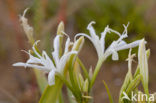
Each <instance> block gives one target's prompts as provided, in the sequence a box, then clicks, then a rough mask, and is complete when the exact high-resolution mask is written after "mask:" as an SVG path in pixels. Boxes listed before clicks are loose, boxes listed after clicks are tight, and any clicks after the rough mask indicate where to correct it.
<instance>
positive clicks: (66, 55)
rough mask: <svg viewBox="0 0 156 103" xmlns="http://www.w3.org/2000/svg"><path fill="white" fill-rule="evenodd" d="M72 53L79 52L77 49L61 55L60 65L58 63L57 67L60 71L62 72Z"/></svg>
mask: <svg viewBox="0 0 156 103" xmlns="http://www.w3.org/2000/svg"><path fill="white" fill-rule="evenodd" d="M71 54H77V51H71V52H68V53H66V54H64V55H63V56H62V57H61V59H60V61H59V65H57V67H56V68H57V70H58V72H60V73H62V71H63V69H64V67H65V65H66V63H67V60H68V59H69V57H70V55H71Z"/></svg>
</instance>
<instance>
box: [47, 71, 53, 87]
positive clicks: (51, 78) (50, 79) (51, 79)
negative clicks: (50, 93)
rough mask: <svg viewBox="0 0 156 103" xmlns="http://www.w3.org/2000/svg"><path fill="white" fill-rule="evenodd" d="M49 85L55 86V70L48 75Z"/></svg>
mask: <svg viewBox="0 0 156 103" xmlns="http://www.w3.org/2000/svg"><path fill="white" fill-rule="evenodd" d="M48 84H49V85H54V84H55V70H51V71H50V72H49V74H48Z"/></svg>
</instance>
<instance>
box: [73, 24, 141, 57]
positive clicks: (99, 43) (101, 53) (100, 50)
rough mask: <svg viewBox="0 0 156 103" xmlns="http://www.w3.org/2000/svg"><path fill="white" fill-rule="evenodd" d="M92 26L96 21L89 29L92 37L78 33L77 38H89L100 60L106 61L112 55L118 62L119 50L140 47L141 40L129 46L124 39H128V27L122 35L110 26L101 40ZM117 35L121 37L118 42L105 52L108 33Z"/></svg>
mask: <svg viewBox="0 0 156 103" xmlns="http://www.w3.org/2000/svg"><path fill="white" fill-rule="evenodd" d="M92 24H95V22H94V21H92V22H91V23H90V24H89V25H88V27H87V29H88V30H89V32H90V36H89V35H87V34H85V33H78V34H77V35H76V36H75V37H77V36H81V35H82V36H85V37H87V38H88V39H89V40H90V41H91V42H92V43H93V45H94V47H95V49H96V52H97V54H98V58H99V59H101V58H102V59H104V60H105V59H106V58H107V57H108V56H110V55H111V54H112V59H113V60H118V53H117V51H119V50H124V49H128V48H133V47H136V46H138V45H139V42H140V40H137V41H135V42H132V43H130V44H127V43H126V42H125V41H124V40H123V39H124V38H127V37H128V36H127V27H128V25H127V26H125V25H124V28H125V30H124V32H123V33H122V34H120V33H119V32H117V31H115V30H113V29H111V28H109V26H107V27H106V28H105V30H104V31H103V32H102V33H101V38H99V36H97V35H96V33H95V30H94V28H93V26H92ZM111 32H113V33H115V34H117V35H118V36H119V38H118V40H115V41H113V42H112V43H111V45H110V46H109V47H108V48H107V49H106V50H105V36H106V34H107V33H111Z"/></svg>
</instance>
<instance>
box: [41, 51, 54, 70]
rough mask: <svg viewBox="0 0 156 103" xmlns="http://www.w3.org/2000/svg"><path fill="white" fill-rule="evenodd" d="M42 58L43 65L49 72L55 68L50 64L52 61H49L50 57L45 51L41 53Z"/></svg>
mask: <svg viewBox="0 0 156 103" xmlns="http://www.w3.org/2000/svg"><path fill="white" fill-rule="evenodd" d="M42 55H43V57H45V63H44V65H45V66H46V67H47V68H49V69H50V70H51V69H53V68H55V67H54V64H53V62H52V60H51V59H50V57H49V56H48V55H47V53H46V52H45V51H43V52H42Z"/></svg>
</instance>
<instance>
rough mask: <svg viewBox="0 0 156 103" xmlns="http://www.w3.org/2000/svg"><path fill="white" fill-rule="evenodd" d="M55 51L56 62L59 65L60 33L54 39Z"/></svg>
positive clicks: (53, 53)
mask: <svg viewBox="0 0 156 103" xmlns="http://www.w3.org/2000/svg"><path fill="white" fill-rule="evenodd" d="M53 46H54V51H53V52H52V55H53V58H54V60H55V64H56V65H58V62H59V49H60V35H57V36H56V37H55V39H54V43H53Z"/></svg>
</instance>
